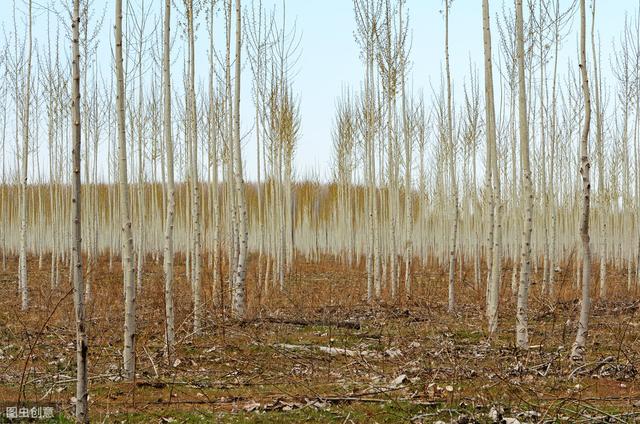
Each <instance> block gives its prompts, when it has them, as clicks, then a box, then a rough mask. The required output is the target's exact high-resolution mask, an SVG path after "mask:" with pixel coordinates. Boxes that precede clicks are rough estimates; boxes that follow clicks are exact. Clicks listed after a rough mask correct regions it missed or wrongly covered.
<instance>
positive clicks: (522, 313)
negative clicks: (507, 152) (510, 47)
mask: <svg viewBox="0 0 640 424" xmlns="http://www.w3.org/2000/svg"><path fill="white" fill-rule="evenodd" d="M516 56H517V62H518V119H519V124H518V125H519V135H520V162H521V167H522V176H523V190H522V196H523V197H524V202H523V204H524V218H523V221H524V226H523V232H522V255H521V256H522V262H521V270H520V284H519V285H518V304H517V310H516V344H517V346H518V347H519V348H523V349H526V348H527V347H528V346H529V334H528V330H529V329H528V317H527V314H528V309H529V307H528V304H529V273H530V269H531V229H532V215H533V182H532V180H531V166H530V164H529V115H528V114H527V93H526V88H525V87H526V80H525V53H524V17H523V13H522V0H516Z"/></svg>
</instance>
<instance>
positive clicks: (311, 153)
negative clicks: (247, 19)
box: [0, 0, 639, 179]
mask: <svg viewBox="0 0 640 424" xmlns="http://www.w3.org/2000/svg"><path fill="white" fill-rule="evenodd" d="M56 1H57V0H56ZM16 2H17V5H18V7H19V9H24V0H16ZM46 2H47V0H37V1H34V3H36V4H43V3H46ZM273 2H274V0H265V3H266V5H267V6H268V5H269V4H273ZM140 3H141V1H140V0H134V1H132V2H131V4H132V7H133V8H134V10H135V9H136V8H137V7H139V4H140ZM162 3H163V2H162V1H161V0H146V4H147V5H151V8H152V10H153V13H154V14H155V13H159V11H160V10H161V7H162ZM175 3H176V4H177V5H181V1H179V0H176V2H175ZM243 3H244V5H245V6H248V5H249V4H250V2H249V1H248V0H245V1H244V2H243ZM276 3H277V4H280V3H281V2H280V1H276ZM561 3H563V4H565V5H566V4H569V3H570V1H568V0H562V1H561ZM587 3H588V4H590V1H589V0H587ZM638 3H639V0H607V1H604V0H600V1H599V2H598V15H597V18H596V19H597V29H598V32H599V34H600V36H601V39H602V47H603V52H602V57H603V61H605V63H606V66H605V69H604V72H605V76H606V75H607V74H608V73H609V66H608V61H609V57H610V54H611V52H612V50H611V43H612V41H613V39H614V38H617V37H618V36H619V33H620V31H621V28H622V26H623V23H624V16H625V13H626V12H628V13H629V14H630V15H635V14H636V10H637V8H638ZM0 4H2V5H3V6H4V13H2V16H1V17H0V22H1V23H2V25H3V26H4V31H5V33H8V32H10V31H12V23H11V13H10V8H11V4H12V0H0ZM490 4H491V8H492V15H493V16H494V17H495V14H496V13H497V12H499V10H500V9H501V8H502V7H503V4H506V5H507V7H509V8H510V7H512V1H508V0H507V1H506V2H503V1H495V0H494V1H491V2H490ZM286 5H287V17H288V20H289V23H291V22H293V20H294V19H296V20H297V26H298V28H299V30H300V31H301V33H302V42H301V46H302V54H301V57H300V61H299V63H298V69H297V70H298V73H297V75H296V79H295V81H294V90H295V91H296V92H297V94H298V95H299V98H300V101H301V115H302V128H301V130H302V133H301V138H300V141H299V146H298V149H297V154H296V160H295V163H296V169H297V173H298V175H300V176H304V175H305V174H308V173H309V172H310V171H312V170H313V171H316V172H317V173H318V174H319V175H320V176H322V177H325V178H328V177H329V174H330V172H329V167H330V163H331V155H332V152H331V145H332V142H331V125H332V119H333V115H334V105H335V101H336V97H337V96H338V95H339V94H340V92H341V89H342V87H343V86H345V85H349V86H351V87H357V86H358V84H359V82H360V80H361V76H362V64H361V62H360V59H359V57H358V49H357V46H356V43H355V41H354V38H353V32H354V29H355V24H354V18H353V6H352V1H351V0H286ZM442 6H443V2H442V0H407V7H408V10H409V18H410V31H411V40H412V49H411V56H410V59H411V61H412V63H413V65H412V69H411V75H410V78H409V82H410V84H412V85H413V87H414V89H415V90H416V91H419V90H421V89H422V90H424V92H425V95H426V96H427V97H429V95H430V93H431V88H430V84H433V85H434V86H438V84H439V79H440V69H441V66H442V62H443V58H444V46H443V44H444V20H443V17H442V14H441V13H440V10H441V9H442ZM34 7H36V9H37V6H34ZM94 7H95V9H96V11H97V13H98V14H99V13H100V12H99V11H101V10H103V9H105V10H106V14H105V20H104V25H103V30H102V32H101V34H100V38H101V49H100V52H101V53H100V59H99V60H98V64H99V66H101V68H102V72H103V74H104V75H105V77H106V76H108V75H109V72H111V68H110V67H109V58H110V52H109V49H110V43H111V38H112V27H113V1H112V0H95V2H94ZM37 13H38V15H39V16H38V17H37V18H36V23H37V25H36V30H35V33H34V37H35V38H37V39H38V40H39V41H38V43H39V44H40V45H42V43H43V42H44V40H46V37H47V35H46V13H45V12H44V11H43V10H42V9H40V10H39V11H37ZM175 16H176V14H175V12H174V17H175ZM203 19H204V17H202V18H201V20H203ZM152 24H153V22H152V21H150V23H149V25H150V26H152ZM492 25H493V29H494V52H496V53H497V51H498V44H497V42H498V33H497V30H496V28H495V21H494V22H493V23H492ZM204 26H205V24H204V22H202V25H201V29H200V32H201V35H200V41H199V43H198V47H197V48H198V49H199V52H198V56H197V62H198V64H199V66H198V70H197V74H198V75H197V78H198V79H200V80H201V81H206V79H207V71H208V68H207V50H206V42H207V41H206V33H205V32H204V29H205V28H204ZM174 28H175V26H174ZM218 30H219V31H218V40H217V45H218V46H221V45H222V43H223V42H224V38H223V32H222V31H223V28H222V20H221V17H219V19H218ZM576 34H577V28H576V25H574V26H573V31H572V33H571V35H570V36H569V37H568V38H567V40H566V41H565V48H564V50H563V55H564V56H565V57H567V56H575V51H576V50H575V45H576ZM21 36H22V34H21ZM3 42H4V41H3ZM66 48H67V42H66V41H64V42H63V43H61V45H60V49H61V50H62V49H66ZM176 48H177V49H182V48H183V45H182V43H181V42H180V41H179V42H178V43H177V44H176ZM174 53H175V54H176V55H177V54H182V53H177V52H176V50H175V49H174ZM450 54H451V68H452V72H453V83H454V86H455V87H456V90H457V91H458V92H461V91H462V83H463V81H464V79H465V78H468V73H469V59H471V61H472V63H474V64H476V65H477V66H478V67H480V66H481V65H482V27H481V1H480V0H456V1H454V3H453V7H452V10H451V13H450ZM565 62H566V60H565ZM181 75H182V74H181V61H177V65H176V69H174V71H173V77H174V87H179V86H181ZM479 76H480V78H482V72H480V73H479ZM250 94H251V81H250V73H249V69H248V66H247V67H246V68H245V70H244V73H243V97H242V110H243V128H244V130H245V131H249V130H250V129H251V127H252V125H253V116H254V114H253V105H252V101H251V98H250ZM427 104H430V102H429V101H428V100H427ZM43 144H45V143H44V142H43ZM255 150H256V149H255V139H254V137H253V135H249V136H248V137H247V138H246V139H245V160H246V165H247V166H246V170H247V174H248V177H249V178H250V179H252V178H254V177H255ZM43 156H44V155H43ZM45 157H46V156H45Z"/></svg>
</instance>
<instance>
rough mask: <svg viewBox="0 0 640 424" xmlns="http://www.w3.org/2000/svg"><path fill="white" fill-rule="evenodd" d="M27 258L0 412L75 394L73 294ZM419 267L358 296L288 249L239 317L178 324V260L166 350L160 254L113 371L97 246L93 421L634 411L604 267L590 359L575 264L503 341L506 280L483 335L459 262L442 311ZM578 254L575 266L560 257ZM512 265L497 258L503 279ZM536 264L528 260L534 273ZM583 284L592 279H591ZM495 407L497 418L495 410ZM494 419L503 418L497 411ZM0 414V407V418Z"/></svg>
mask: <svg viewBox="0 0 640 424" xmlns="http://www.w3.org/2000/svg"><path fill="white" fill-rule="evenodd" d="M44 264H45V265H44V266H43V267H42V269H38V261H37V259H33V260H32V261H30V262H29V267H30V273H29V275H30V283H29V284H30V293H31V306H30V309H29V310H28V312H21V311H20V308H19V305H20V301H19V296H18V293H17V287H16V281H15V275H16V268H17V260H15V258H13V259H12V260H11V261H10V263H9V267H8V269H7V271H5V272H0V407H2V409H0V414H1V413H3V412H4V406H16V405H18V403H19V402H20V404H21V405H27V406H32V405H40V406H41V405H53V406H54V407H55V408H56V410H57V411H59V415H58V418H57V420H58V421H62V422H67V421H66V420H68V418H64V417H71V416H72V404H71V399H72V397H73V396H74V394H75V381H74V378H75V342H74V340H75V324H74V322H75V321H74V315H73V296H72V292H71V290H70V287H71V286H70V282H69V280H68V277H67V273H66V270H63V272H62V274H61V275H62V278H61V283H60V287H59V288H57V289H55V290H52V289H51V288H50V273H49V266H48V265H49V263H48V262H47V261H46V260H45V261H44ZM419 268H420V267H416V269H415V271H414V273H413V275H414V287H415V291H414V296H413V297H412V300H408V301H406V300H405V301H402V302H400V303H398V304H392V303H389V302H387V303H380V304H378V305H376V306H373V307H371V306H367V305H366V303H365V302H364V296H365V287H364V285H365V283H366V278H365V272H364V270H363V268H362V267H361V266H360V267H359V266H346V265H340V264H338V263H336V262H333V261H329V260H326V261H323V262H322V263H321V264H310V263H306V262H302V261H299V262H298V263H296V264H295V266H294V269H293V271H292V273H291V274H290V275H289V276H288V278H287V289H286V291H285V292H280V291H279V290H276V289H273V290H271V291H270V294H269V295H268V296H266V295H264V294H263V293H261V294H260V296H258V291H257V290H256V288H255V286H254V285H252V284H254V283H252V282H254V281H255V278H254V275H255V274H254V272H253V271H255V270H253V269H251V270H250V273H249V276H248V280H249V287H248V303H249V318H248V319H247V320H246V321H244V322H234V321H232V320H231V319H229V318H225V317H224V314H223V313H222V312H221V310H222V308H221V307H220V306H218V307H214V306H213V302H212V294H211V293H212V290H211V287H212V284H211V281H210V272H209V271H206V272H205V273H204V274H203V275H204V278H203V287H204V291H205V296H204V298H205V308H206V309H205V314H204V315H205V318H204V326H203V331H202V334H201V335H194V334H192V331H191V319H190V318H191V316H190V310H191V300H190V299H191V297H190V296H191V295H190V287H189V286H188V283H187V280H186V278H185V275H184V262H183V261H179V262H178V265H177V266H176V271H177V282H176V296H175V297H176V299H175V304H176V326H177V340H178V343H177V347H176V352H175V357H174V359H173V360H172V364H171V366H169V364H167V362H166V360H165V359H164V357H163V353H162V347H163V332H164V324H163V310H164V303H163V296H162V286H163V276H162V267H161V264H156V263H155V262H154V261H152V260H151V259H149V260H148V262H147V264H146V265H145V273H144V279H143V288H142V291H141V292H140V293H139V295H138V300H137V301H138V336H137V371H138V372H137V376H136V379H135V381H134V382H128V381H125V380H124V379H123V378H122V374H121V370H120V368H121V349H122V334H123V330H122V326H123V316H124V313H123V296H122V278H121V273H120V272H119V271H115V270H118V269H119V263H114V265H113V270H114V271H113V272H110V271H109V270H108V261H107V259H106V258H102V259H101V260H100V262H99V264H98V266H97V267H95V269H94V271H92V272H90V274H89V276H90V277H91V279H92V287H93V292H92V296H91V299H90V301H89V303H88V307H87V317H88V319H89V326H88V330H89V378H90V384H89V386H90V410H91V417H92V421H94V422H123V423H124V422H127V423H131V422H158V423H168V422H176V423H179V422H263V423H272V422H291V423H298V422H314V423H315V422H340V423H360V422H363V423H364V422H379V423H391V422H425V423H432V422H437V421H438V420H441V421H444V422H446V423H449V422H459V423H464V422H468V423H470V422H481V423H485V422H510V423H517V422H633V421H634V420H635V419H636V417H637V418H638V419H640V385H639V384H638V381H637V378H636V376H637V372H638V370H639V369H640V345H639V344H638V337H639V335H638V325H639V324H640V316H638V307H640V303H639V302H638V301H637V300H636V299H638V296H637V295H636V293H629V292H628V291H627V290H626V281H627V278H626V275H624V274H622V273H616V271H615V270H613V269H611V270H610V271H609V279H610V280H609V281H610V283H611V288H610V293H615V295H612V296H611V297H610V298H608V299H607V301H602V300H597V299H596V300H594V303H593V308H592V320H591V327H590V330H591V331H590V334H589V340H588V355H587V362H585V363H583V364H575V363H572V362H571V361H570V360H569V358H568V356H569V350H570V348H571V344H572V342H573V339H574V337H575V318H576V317H577V314H578V308H579V304H578V302H577V301H576V298H575V296H576V294H575V292H574V291H573V290H571V285H572V281H573V280H574V279H575V276H574V275H572V274H570V273H569V272H566V273H565V272H562V271H561V272H558V273H557V280H558V289H559V300H558V301H557V302H555V303H552V302H550V301H548V300H547V299H545V298H543V297H541V296H540V295H539V292H540V284H535V285H533V286H532V289H531V291H530V293H531V297H530V315H529V322H530V344H531V348H530V349H529V350H527V351H522V350H517V349H515V348H514V339H515V335H514V321H515V318H514V311H515V305H514V301H513V299H512V296H511V293H510V287H509V284H508V283H505V284H504V287H503V294H502V303H501V305H500V314H501V317H500V331H499V333H498V334H497V336H495V337H494V338H493V339H492V340H488V339H487V337H486V319H485V317H484V312H483V311H484V307H483V305H484V293H483V290H482V289H480V290H478V289H475V288H474V287H473V284H472V282H471V281H472V280H473V278H472V277H473V273H472V270H471V269H469V270H465V273H464V275H463V277H462V279H460V280H457V281H456V285H457V286H456V287H457V290H458V308H457V310H456V312H455V313H454V314H448V313H447V291H446V290H447V288H446V275H445V274H444V271H443V270H440V269H438V268H436V267H434V266H430V267H429V269H427V270H424V269H419ZM567 268H568V269H575V266H568V267H567ZM510 278H511V272H510V270H508V269H505V281H507V280H508V281H510ZM539 280H540V276H539V275H537V274H536V275H534V281H539ZM594 293H595V292H594ZM503 419H504V420H503ZM501 420H503V421H501ZM1 421H2V418H0V422H1Z"/></svg>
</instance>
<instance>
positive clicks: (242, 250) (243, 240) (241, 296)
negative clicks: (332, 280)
mask: <svg viewBox="0 0 640 424" xmlns="http://www.w3.org/2000/svg"><path fill="white" fill-rule="evenodd" d="M241 10H242V9H241V6H240V0H236V61H235V98H234V101H235V107H234V110H233V113H234V115H233V118H234V125H233V132H234V133H233V138H234V140H233V142H234V165H235V166H234V168H235V169H234V179H235V186H236V187H235V189H236V201H237V211H238V220H239V223H238V224H239V225H238V232H239V234H238V235H237V237H238V239H239V249H238V261H237V264H236V269H235V278H234V290H233V299H232V301H233V302H232V309H233V314H234V315H235V316H236V317H237V318H240V319H242V318H244V314H245V276H246V262H247V241H248V240H247V239H248V230H247V207H246V200H245V189H244V180H243V175H242V151H241V148H242V145H241V143H240V70H241V66H240V65H241V64H240V56H241V47H242V36H241V29H242V18H241Z"/></svg>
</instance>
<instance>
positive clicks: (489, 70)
mask: <svg viewBox="0 0 640 424" xmlns="http://www.w3.org/2000/svg"><path fill="white" fill-rule="evenodd" d="M482 27H483V40H484V84H485V102H486V106H485V121H486V137H487V147H486V148H487V158H488V163H487V164H486V165H485V166H487V168H488V171H487V175H489V179H490V181H487V188H488V189H489V191H490V194H489V196H490V199H491V203H490V205H489V208H490V211H489V213H490V222H489V231H490V237H489V239H490V243H491V245H490V265H491V269H490V272H489V280H488V281H489V287H488V289H487V318H488V321H489V323H488V326H489V334H493V333H495V332H496V331H497V329H498V301H499V292H500V277H501V273H502V269H501V268H502V266H501V265H502V214H501V211H502V204H501V193H500V171H499V170H498V158H497V154H498V153H497V148H496V144H497V143H496V112H495V103H494V94H493V62H492V60H493V59H492V57H491V20H490V14H489V1H488V0H483V1H482Z"/></svg>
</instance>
